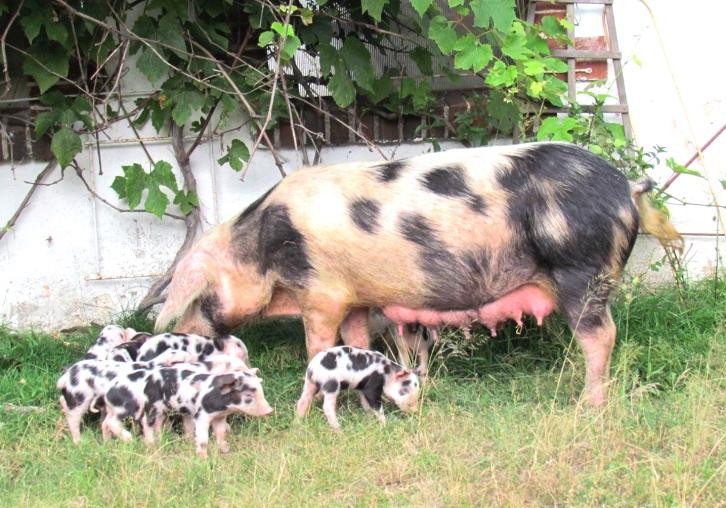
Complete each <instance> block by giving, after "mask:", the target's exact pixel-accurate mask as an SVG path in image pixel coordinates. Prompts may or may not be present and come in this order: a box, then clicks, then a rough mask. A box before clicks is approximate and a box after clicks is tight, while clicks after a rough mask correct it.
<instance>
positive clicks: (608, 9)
mask: <svg viewBox="0 0 726 508" xmlns="http://www.w3.org/2000/svg"><path fill="white" fill-rule="evenodd" d="M603 10H604V11H605V31H606V32H607V40H608V45H609V48H610V51H614V52H615V53H620V48H619V47H618V33H617V31H616V30H615V16H614V15H613V6H612V5H606V6H605V7H603ZM613 70H614V71H615V83H616V84H617V86H618V100H619V102H620V104H627V103H628V97H627V94H626V92H625V78H624V77H623V66H622V64H621V62H620V57H619V56H618V57H617V58H613ZM622 118H623V130H624V131H625V136H626V137H627V138H628V139H632V138H633V126H632V124H631V123H630V114H629V113H628V112H625V113H623V114H622Z"/></svg>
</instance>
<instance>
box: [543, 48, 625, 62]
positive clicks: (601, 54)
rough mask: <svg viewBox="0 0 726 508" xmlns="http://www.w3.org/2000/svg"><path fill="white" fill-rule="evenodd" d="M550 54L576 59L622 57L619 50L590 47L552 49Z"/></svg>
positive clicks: (611, 58) (612, 58)
mask: <svg viewBox="0 0 726 508" xmlns="http://www.w3.org/2000/svg"><path fill="white" fill-rule="evenodd" d="M552 56H556V57H558V58H575V59H578V60H614V59H620V58H622V54H621V53H620V52H619V51H596V50H590V49H570V48H568V49H553V50H552Z"/></svg>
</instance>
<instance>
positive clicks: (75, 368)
mask: <svg viewBox="0 0 726 508" xmlns="http://www.w3.org/2000/svg"><path fill="white" fill-rule="evenodd" d="M78 371H79V367H78V365H77V364H76V365H74V366H73V367H71V372H70V374H69V375H70V378H71V386H78Z"/></svg>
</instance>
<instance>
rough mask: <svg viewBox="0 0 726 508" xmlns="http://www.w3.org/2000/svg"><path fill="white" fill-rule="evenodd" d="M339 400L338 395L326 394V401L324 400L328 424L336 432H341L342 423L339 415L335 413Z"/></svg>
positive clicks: (324, 410)
mask: <svg viewBox="0 0 726 508" xmlns="http://www.w3.org/2000/svg"><path fill="white" fill-rule="evenodd" d="M337 399H338V394H337V393H326V394H325V399H324V400H323V412H324V413H325V417H326V418H327V419H328V423H329V424H330V426H331V427H333V429H335V430H336V431H340V423H339V422H338V415H337V414H336V413H335V404H336V402H337Z"/></svg>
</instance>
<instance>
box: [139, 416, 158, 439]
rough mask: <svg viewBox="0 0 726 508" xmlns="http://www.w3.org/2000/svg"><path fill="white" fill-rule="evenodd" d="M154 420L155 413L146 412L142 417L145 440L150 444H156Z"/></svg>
mask: <svg viewBox="0 0 726 508" xmlns="http://www.w3.org/2000/svg"><path fill="white" fill-rule="evenodd" d="M154 420H155V417H154V415H153V414H147V413H144V415H143V416H142V417H141V428H142V429H143V432H144V441H145V442H146V444H147V445H149V446H151V445H153V444H154Z"/></svg>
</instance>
